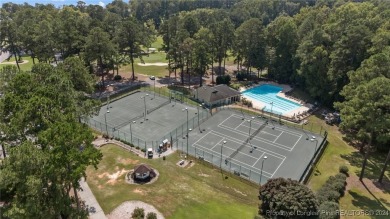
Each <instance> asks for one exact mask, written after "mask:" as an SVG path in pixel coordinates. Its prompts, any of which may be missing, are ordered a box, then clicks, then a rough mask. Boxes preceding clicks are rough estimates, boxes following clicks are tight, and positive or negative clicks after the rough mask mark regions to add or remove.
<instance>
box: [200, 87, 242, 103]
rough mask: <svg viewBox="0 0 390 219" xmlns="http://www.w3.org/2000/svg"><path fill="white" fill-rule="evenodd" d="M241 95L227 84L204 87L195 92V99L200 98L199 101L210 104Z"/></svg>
mask: <svg viewBox="0 0 390 219" xmlns="http://www.w3.org/2000/svg"><path fill="white" fill-rule="evenodd" d="M240 94H241V93H240V92H238V91H236V90H234V89H233V88H230V87H229V86H227V85H226V84H220V85H217V86H214V87H210V86H202V87H199V88H198V89H197V90H195V97H196V96H198V99H199V100H202V101H205V102H209V103H212V102H215V101H218V100H223V99H226V98H229V97H234V96H238V95H240Z"/></svg>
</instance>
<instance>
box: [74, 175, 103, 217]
mask: <svg viewBox="0 0 390 219" xmlns="http://www.w3.org/2000/svg"><path fill="white" fill-rule="evenodd" d="M80 186H81V188H82V189H83V191H79V195H80V198H81V200H83V201H84V202H85V205H86V206H88V209H90V208H91V207H93V208H95V210H94V211H89V218H90V219H107V217H106V215H105V214H104V212H103V209H102V208H101V207H100V205H99V203H98V202H97V200H96V198H95V196H94V195H93V193H92V191H91V189H90V188H89V186H88V184H87V182H86V181H85V179H84V178H83V179H81V180H80Z"/></svg>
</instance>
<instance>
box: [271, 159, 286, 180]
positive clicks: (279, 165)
mask: <svg viewBox="0 0 390 219" xmlns="http://www.w3.org/2000/svg"><path fill="white" fill-rule="evenodd" d="M285 159H286V158H284V159H283V161H282V162H281V163H280V164H279V166H278V167H277V168H276V170H275V171H274V173H273V174H272V176H271V178H272V177H274V175H275V173H276V172H277V171H278V169H279V167H280V166H282V164H283V163H284V160H285Z"/></svg>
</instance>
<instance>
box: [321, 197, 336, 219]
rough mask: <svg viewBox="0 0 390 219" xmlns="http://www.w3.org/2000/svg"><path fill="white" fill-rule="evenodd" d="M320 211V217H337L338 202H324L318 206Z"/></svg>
mask: <svg viewBox="0 0 390 219" xmlns="http://www.w3.org/2000/svg"><path fill="white" fill-rule="evenodd" d="M318 210H319V212H320V219H338V218H340V215H339V214H338V210H339V204H338V203H336V202H329V201H327V202H324V203H322V204H321V205H320V207H319V208H318Z"/></svg>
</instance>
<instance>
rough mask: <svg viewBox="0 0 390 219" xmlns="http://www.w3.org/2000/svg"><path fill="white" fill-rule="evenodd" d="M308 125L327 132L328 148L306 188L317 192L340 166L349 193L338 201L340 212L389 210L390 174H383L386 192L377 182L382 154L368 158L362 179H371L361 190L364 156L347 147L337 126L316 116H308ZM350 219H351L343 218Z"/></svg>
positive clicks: (382, 160)
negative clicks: (346, 170) (345, 170)
mask: <svg viewBox="0 0 390 219" xmlns="http://www.w3.org/2000/svg"><path fill="white" fill-rule="evenodd" d="M309 121H310V122H311V123H313V124H314V126H315V127H319V126H320V125H322V126H324V127H326V129H327V131H328V145H327V147H326V150H325V151H324V154H323V156H322V158H321V160H320V161H319V163H318V164H317V166H316V170H315V171H314V172H313V174H312V176H311V178H310V180H309V182H308V186H309V187H310V188H312V189H313V190H314V191H317V190H318V189H319V188H320V187H321V186H322V185H323V184H324V183H325V181H326V180H327V179H328V177H329V176H332V175H336V174H337V173H338V171H339V167H340V166H341V165H346V166H348V168H349V172H350V177H349V180H350V181H349V185H347V188H348V190H347V191H346V193H345V195H344V197H342V198H341V199H340V209H342V210H375V209H376V210H386V209H388V210H390V202H389V200H390V183H389V178H390V171H387V172H386V177H385V179H386V181H387V185H388V186H387V188H383V186H380V185H379V184H378V183H377V182H376V181H377V179H378V176H379V172H380V170H381V168H382V166H383V163H384V160H385V159H386V157H385V154H373V155H372V156H371V157H370V158H369V162H368V165H367V168H366V173H365V177H366V178H368V179H370V180H367V181H365V182H366V183H365V184H366V185H367V186H364V184H363V183H361V182H360V181H359V180H358V177H359V174H360V170H361V164H362V161H363V156H362V155H361V154H360V153H359V152H358V150H356V149H355V148H353V147H351V146H349V145H348V144H347V143H346V142H345V141H344V140H343V139H342V138H343V135H342V134H341V133H340V132H339V131H338V128H337V127H336V126H329V125H326V124H325V122H324V121H323V120H321V119H319V118H318V117H316V116H311V117H310V119H309ZM342 218H351V217H342ZM359 218H385V217H383V216H359Z"/></svg>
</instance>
